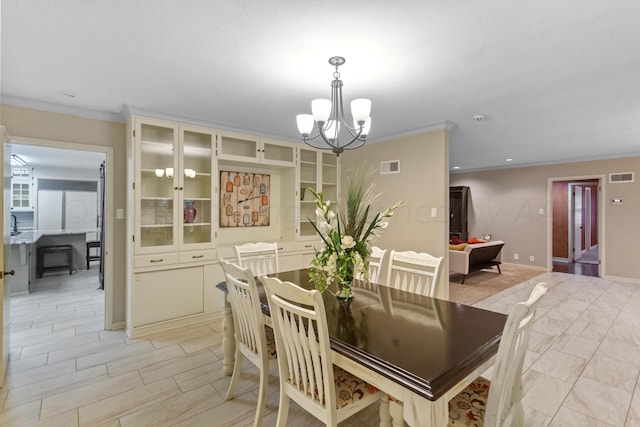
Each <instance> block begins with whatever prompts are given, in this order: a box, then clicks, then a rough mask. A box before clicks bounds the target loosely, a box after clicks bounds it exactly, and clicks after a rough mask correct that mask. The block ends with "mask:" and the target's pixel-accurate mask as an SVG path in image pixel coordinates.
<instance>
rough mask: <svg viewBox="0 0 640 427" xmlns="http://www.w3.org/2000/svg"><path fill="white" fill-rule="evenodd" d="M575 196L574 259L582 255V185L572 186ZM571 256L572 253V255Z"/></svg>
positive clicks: (573, 195) (573, 196)
mask: <svg viewBox="0 0 640 427" xmlns="http://www.w3.org/2000/svg"><path fill="white" fill-rule="evenodd" d="M572 198H573V261H577V260H579V259H580V257H581V256H582V230H583V227H584V225H583V224H582V186H581V185H573V186H572ZM570 256H571V255H570Z"/></svg>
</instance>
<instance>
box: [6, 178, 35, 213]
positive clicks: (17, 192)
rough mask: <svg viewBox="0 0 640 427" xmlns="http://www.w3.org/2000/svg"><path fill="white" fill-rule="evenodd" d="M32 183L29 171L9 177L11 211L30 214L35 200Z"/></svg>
mask: <svg viewBox="0 0 640 427" xmlns="http://www.w3.org/2000/svg"><path fill="white" fill-rule="evenodd" d="M33 193H34V182H33V177H32V176H31V174H30V171H28V170H26V169H25V172H24V173H23V174H20V173H14V174H13V176H12V177H11V210H12V211H14V212H21V211H23V212H32V211H33V210H34V203H35V199H34V197H33Z"/></svg>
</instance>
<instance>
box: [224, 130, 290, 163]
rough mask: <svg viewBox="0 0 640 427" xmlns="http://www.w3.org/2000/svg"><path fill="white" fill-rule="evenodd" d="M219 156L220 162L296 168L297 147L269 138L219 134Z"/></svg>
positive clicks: (228, 133)
mask: <svg viewBox="0 0 640 427" xmlns="http://www.w3.org/2000/svg"><path fill="white" fill-rule="evenodd" d="M217 148H218V150H217V155H218V159H220V160H232V161H236V162H243V163H260V164H265V165H274V166H291V167H294V166H295V146H294V145H293V144H291V143H288V142H284V141H278V140H275V139H269V138H258V137H254V136H249V135H243V134H238V133H231V132H219V133H218V144H217Z"/></svg>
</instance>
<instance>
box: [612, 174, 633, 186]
mask: <svg viewBox="0 0 640 427" xmlns="http://www.w3.org/2000/svg"><path fill="white" fill-rule="evenodd" d="M633 181H634V177H633V172H620V173H610V174H609V182H610V183H612V184H617V183H620V182H633Z"/></svg>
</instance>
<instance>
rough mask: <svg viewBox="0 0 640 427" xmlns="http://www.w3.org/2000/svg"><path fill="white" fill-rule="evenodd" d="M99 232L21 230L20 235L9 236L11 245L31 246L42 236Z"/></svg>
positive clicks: (92, 230)
mask: <svg viewBox="0 0 640 427" xmlns="http://www.w3.org/2000/svg"><path fill="white" fill-rule="evenodd" d="M98 231H99V230H97V229H91V230H22V231H20V234H17V235H15V236H11V244H12V245H22V244H27V245H30V244H33V243H36V242H37V241H38V239H40V238H41V237H42V236H64V235H70V234H86V233H97V232H98Z"/></svg>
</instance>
